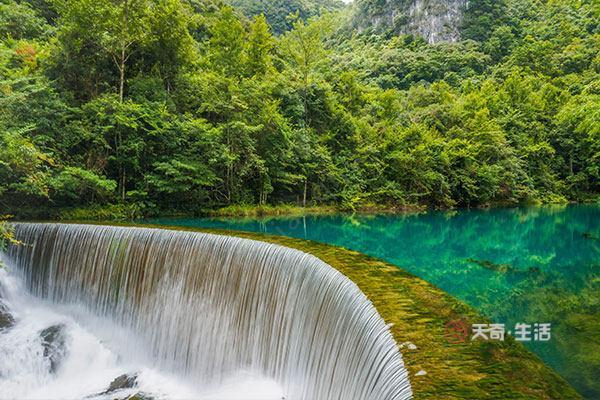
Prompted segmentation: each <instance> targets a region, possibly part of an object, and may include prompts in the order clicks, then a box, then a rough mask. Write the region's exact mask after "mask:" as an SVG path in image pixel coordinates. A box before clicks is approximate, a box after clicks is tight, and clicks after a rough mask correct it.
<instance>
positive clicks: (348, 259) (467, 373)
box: [123, 224, 581, 400]
mask: <svg viewBox="0 0 600 400" xmlns="http://www.w3.org/2000/svg"><path fill="white" fill-rule="evenodd" d="M123 225H131V224H123ZM156 227H159V228H162V229H165V228H167V229H176V230H192V231H203V232H210V233H215V234H223V235H233V236H238V237H243V238H247V239H254V240H260V241H265V242H270V243H276V244H279V245H283V246H287V247H292V248H296V249H298V250H301V251H304V252H307V253H311V254H313V255H315V256H316V257H319V258H320V259H322V260H323V261H325V262H327V263H328V264H329V265H331V266H332V267H334V268H336V269H337V270H338V271H340V272H342V273H343V274H344V275H346V276H347V277H348V278H350V279H351V280H352V281H354V282H355V283H356V284H357V285H358V286H359V287H360V289H361V290H362V291H363V292H364V293H365V294H366V295H367V297H368V298H369V299H370V300H371V301H372V302H373V304H374V305H375V307H376V308H377V310H378V311H379V313H380V314H381V315H382V317H383V318H384V320H385V321H386V322H387V323H389V324H392V325H391V331H392V334H393V335H394V338H395V339H396V341H397V343H399V344H400V345H401V347H402V353H403V357H404V362H405V364H406V366H407V369H408V371H409V373H410V377H411V383H412V386H413V391H414V394H415V399H436V400H437V399H471V398H480V399H498V398H502V399H578V398H581V397H580V396H579V395H578V394H577V393H576V392H575V390H574V389H573V388H572V387H571V386H570V385H569V384H568V383H567V382H566V381H564V379H562V378H561V377H560V376H558V375H557V374H556V373H555V372H554V371H553V370H552V369H550V368H549V367H547V366H546V365H545V364H544V363H543V362H542V361H541V360H540V359H539V358H538V357H537V356H535V355H534V354H533V353H531V352H530V351H528V350H527V349H525V347H524V346H522V345H521V344H520V343H518V342H516V341H514V340H513V339H512V338H508V339H507V340H506V341H504V342H500V341H470V340H466V341H460V342H458V343H455V342H456V340H454V339H453V338H452V337H450V335H451V334H452V333H453V332H454V331H453V330H450V329H449V328H448V327H449V326H450V325H452V324H453V323H458V325H459V326H468V327H470V326H471V324H474V323H488V322H490V321H487V320H486V319H485V318H484V317H482V316H481V315H480V314H478V313H477V312H476V311H474V310H473V309H472V308H471V307H469V306H467V305H465V304H464V303H462V302H460V301H458V300H456V299H455V298H453V297H451V296H450V295H448V294H446V293H445V292H443V291H441V290H440V289H438V288H436V287H434V286H433V285H431V284H429V283H427V282H425V281H424V280H422V279H419V278H417V277H415V276H413V275H411V274H409V273H407V272H404V271H402V270H401V269H399V268H398V267H396V266H394V265H391V264H388V263H386V262H383V261H380V260H378V259H375V258H372V257H369V256H366V255H364V254H361V253H358V252H355V251H350V250H346V249H343V248H339V247H334V246H330V245H326V244H321V243H316V242H312V241H306V240H301V239H293V238H288V237H281V236H272V235H265V234H258V233H249V232H237V231H236V232H233V231H224V230H215V229H192V228H182V227H165V226H156Z"/></svg>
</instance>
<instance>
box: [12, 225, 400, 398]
mask: <svg viewBox="0 0 600 400" xmlns="http://www.w3.org/2000/svg"><path fill="white" fill-rule="evenodd" d="M14 226H15V236H16V238H17V239H18V240H19V241H21V242H22V243H23V244H21V245H16V246H15V245H11V246H9V248H8V250H7V252H6V254H4V255H3V261H4V264H5V267H6V268H5V269H4V270H0V305H1V304H4V306H5V307H4V308H5V309H7V310H8V312H9V313H10V315H12V319H14V321H13V323H12V324H11V326H10V327H8V328H4V329H3V328H1V327H0V392H2V394H3V395H2V397H7V398H61V399H66V398H68V399H70V398H73V399H74V398H83V397H88V398H93V399H101V398H107V399H108V398H110V399H114V398H122V399H123V398H128V397H130V396H132V395H134V394H135V395H137V397H138V398H140V397H141V398H146V399H148V398H152V399H162V398H173V399H180V398H181V399H183V398H188V399H189V398H193V399H207V400H208V399H231V400H234V399H235V400H238V399H240V400H241V399H257V400H258V399H260V400H271V399H273V400H275V399H278V400H279V399H287V400H290V399H307V400H317V399H318V400H328V399H331V400H333V399H336V400H337V399H357V400H359V399H370V400H387V399H410V398H411V397H412V394H411V389H410V383H409V380H408V376H407V372H406V369H405V368H404V365H403V362H402V357H401V355H400V352H399V350H398V347H397V345H396V343H395V342H394V339H393V337H392V335H391V333H390V332H389V329H388V327H387V326H386V325H385V323H384V321H383V320H382V318H381V317H380V316H379V314H378V313H377V311H376V310H375V308H374V307H373V305H372V304H371V302H370V301H369V300H368V299H367V298H366V297H365V296H364V294H363V293H362V292H361V291H360V290H359V288H358V287H357V286H356V285H355V284H354V283H353V282H351V281H350V280H349V279H347V278H346V277H345V276H343V275H342V274H341V273H339V272H338V271H336V270H335V269H333V268H332V267H330V266H329V265H327V264H325V263H324V262H322V261H321V260H319V259H317V258H316V257H313V256H311V255H309V254H306V253H303V252H300V251H298V250H293V249H289V248H285V247H282V246H278V245H273V244H267V243H263V242H258V241H253V240H247V239H240V238H233V237H227V236H219V235H211V234H204V233H197V232H183V231H172V230H163V229H147V228H129V227H127V228H124V227H108V226H94V225H72V224H37V223H17V224H14ZM1 311H2V309H0V312H1ZM0 317H1V316H0ZM48 337H50V339H48ZM49 342H50V344H49ZM116 377H126V378H128V377H133V378H132V379H131V381H132V382H130V384H129V385H123V386H119V385H116V389H115V388H113V387H111V390H108V388H109V385H110V386H113V385H111V383H114V382H115V381H118V379H117V380H115V378H116Z"/></svg>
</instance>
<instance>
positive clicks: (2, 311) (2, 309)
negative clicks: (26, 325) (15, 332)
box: [0, 300, 15, 332]
mask: <svg viewBox="0 0 600 400" xmlns="http://www.w3.org/2000/svg"><path fill="white" fill-rule="evenodd" d="M14 324H15V319H14V318H13V316H12V315H11V314H10V313H9V312H8V307H7V306H6V304H4V303H3V302H2V300H0V332H2V331H4V330H6V329H8V328H10V327H11V326H13V325H14Z"/></svg>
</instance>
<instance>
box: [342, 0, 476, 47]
mask: <svg viewBox="0 0 600 400" xmlns="http://www.w3.org/2000/svg"><path fill="white" fill-rule="evenodd" d="M355 3H356V4H355V7H354V14H353V17H352V25H354V27H355V28H356V29H357V30H358V31H359V32H361V31H364V30H367V29H374V30H375V31H378V32H382V31H386V30H392V31H394V32H395V33H397V34H413V35H417V36H421V37H422V38H424V39H425V40H426V41H427V42H428V43H430V44H434V43H440V42H457V41H459V40H460V26H461V24H462V21H463V18H464V13H465V11H466V9H467V6H468V4H469V2H468V0H386V1H377V2H376V1H368V0H362V1H355Z"/></svg>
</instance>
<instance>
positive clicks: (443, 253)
mask: <svg viewBox="0 0 600 400" xmlns="http://www.w3.org/2000/svg"><path fill="white" fill-rule="evenodd" d="M147 222H152V223H157V224H165V225H181V226H192V227H209V228H225V229H235V230H245V231H253V232H267V233H272V234H277V235H285V236H292V237H297V238H303V239H311V240H316V241H320V242H324V243H329V244H333V245H337V246H343V247H346V248H349V249H353V250H357V251H360V252H363V253H366V254H369V255H372V256H375V257H378V258H381V259H384V260H387V261H389V262H391V263H393V264H395V265H398V266H400V267H402V268H404V269H406V270H408V271H410V272H412V273H413V274H415V275H417V276H419V277H421V278H423V279H425V280H427V281H429V282H431V283H433V284H435V285H437V286H438V287H440V288H442V289H443V290H445V291H447V292H448V293H451V294H452V295H454V296H455V297H457V298H459V299H461V300H464V301H465V302H467V303H469V304H471V305H472V306H474V307H475V308H477V309H478V310H479V311H480V312H482V313H483V314H485V315H486V316H488V317H490V319H491V320H492V321H493V322H497V323H504V324H506V329H507V330H512V329H513V328H514V324H515V323H517V322H524V323H528V324H534V323H551V324H552V331H551V332H552V338H551V340H550V341H549V342H531V343H526V345H527V346H528V347H529V348H530V349H531V350H533V351H534V352H535V353H537V354H538V355H539V356H540V357H541V358H542V359H543V360H544V361H545V362H546V363H547V364H548V365H550V366H552V367H553V368H554V369H555V370H556V371H558V372H559V373H560V374H561V375H562V376H563V377H565V378H566V379H567V380H568V381H569V382H570V383H571V384H572V385H573V386H574V387H575V388H576V389H577V390H579V391H580V392H581V393H582V394H583V395H584V396H585V397H587V398H590V399H600V273H599V268H600V206H598V205H579V206H566V207H532V208H514V209H492V210H475V211H453V212H430V213H425V214H410V215H400V216H398V215H371V216H367V215H352V216H350V215H341V214H338V215H327V216H307V217H293V218H285V217H280V218H267V219H185V220H183V219H179V220H172V219H157V220H152V221H147Z"/></svg>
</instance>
